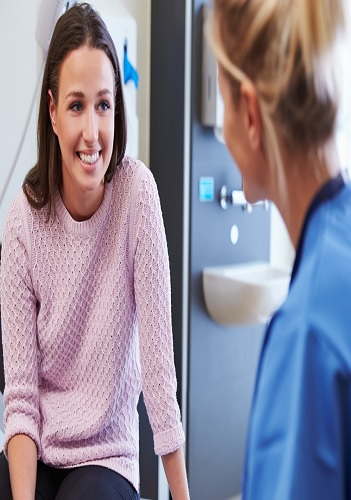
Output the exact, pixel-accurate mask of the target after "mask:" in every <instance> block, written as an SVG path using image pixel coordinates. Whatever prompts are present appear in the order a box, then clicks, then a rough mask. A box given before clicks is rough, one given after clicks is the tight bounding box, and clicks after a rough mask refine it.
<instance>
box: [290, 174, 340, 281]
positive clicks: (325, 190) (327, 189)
mask: <svg viewBox="0 0 351 500" xmlns="http://www.w3.org/2000/svg"><path fill="white" fill-rule="evenodd" d="M344 186H345V181H344V179H343V176H342V174H341V173H340V174H339V175H337V177H334V178H333V179H331V180H329V181H328V182H326V184H324V185H323V186H322V188H321V189H320V190H319V191H318V193H317V194H316V196H315V197H314V198H313V200H312V202H311V205H310V207H309V209H308V212H307V215H306V217H305V221H304V223H303V226H302V231H301V235H300V239H299V243H298V246H297V250H296V256H295V261H294V266H293V270H292V273H291V280H290V286H291V284H292V282H293V280H294V278H295V275H296V273H297V270H298V268H299V265H300V260H301V254H302V248H303V245H304V240H305V236H306V230H307V226H308V223H309V221H310V219H311V217H312V215H313V214H314V212H315V211H316V210H317V208H318V207H319V206H321V205H322V204H323V203H325V202H326V201H328V200H331V199H332V198H334V197H335V196H336V195H338V194H339V193H340V191H341V190H342V189H343V187H344Z"/></svg>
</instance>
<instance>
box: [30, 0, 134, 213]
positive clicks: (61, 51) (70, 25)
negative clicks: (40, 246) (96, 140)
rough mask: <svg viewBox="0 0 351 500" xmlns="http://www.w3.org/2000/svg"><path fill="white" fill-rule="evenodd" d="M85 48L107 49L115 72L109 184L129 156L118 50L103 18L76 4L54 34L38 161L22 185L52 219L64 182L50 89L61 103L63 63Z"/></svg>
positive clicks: (42, 105)
mask: <svg viewBox="0 0 351 500" xmlns="http://www.w3.org/2000/svg"><path fill="white" fill-rule="evenodd" d="M84 45H88V46H89V47H91V48H94V49H101V50H103V51H104V52H105V54H106V55H107V57H108V58H109V59H110V61H111V63H112V67H113V70H114V76H115V132H114V139H113V150H112V156H111V161H110V164H109V166H108V169H107V171H106V174H105V180H106V181H107V182H110V181H111V179H112V177H113V175H114V173H115V171H116V169H117V167H118V165H120V163H121V161H122V160H123V158H124V155H125V150H126V142H127V128H126V113H125V105H124V98H123V89H122V81H121V72H120V68H119V62H118V57H117V53H116V48H115V46H114V43H113V41H112V38H111V36H110V34H109V32H108V30H107V28H106V25H105V23H104V22H103V20H102V19H101V17H100V15H99V14H98V13H97V12H96V11H95V10H94V9H93V8H92V7H91V6H90V5H89V4H88V3H82V4H76V5H74V6H73V7H71V8H70V9H69V10H68V11H67V12H66V13H65V14H63V15H62V16H61V17H60V18H59V20H58V21H57V24H56V27H55V30H54V33H53V35H52V39H51V43H50V46H49V50H48V55H47V60H46V64H45V69H44V75H43V83H42V88H41V96H40V104H39V115H38V129H37V148H38V160H37V163H36V165H35V166H34V167H33V168H32V169H31V170H30V171H29V172H28V174H27V175H26V177H25V179H24V182H23V186H22V187H23V191H24V193H25V195H26V197H27V199H28V202H29V203H30V205H31V206H32V207H34V208H38V209H40V208H42V207H44V206H46V205H47V206H48V218H49V216H50V213H51V210H52V208H53V200H54V195H55V193H56V190H57V187H58V186H59V184H60V182H61V179H62V163H61V162H62V160H61V150H60V145H59V142H58V139H57V136H56V134H55V133H54V131H53V129H52V126H51V121H50V113H49V96H48V90H49V89H50V90H51V92H52V95H53V98H54V101H55V102H57V100H58V81H59V72H60V67H61V64H62V62H63V61H64V59H65V58H66V57H67V55H68V54H69V53H70V52H72V51H73V50H76V49H78V48H80V47H82V46H84Z"/></svg>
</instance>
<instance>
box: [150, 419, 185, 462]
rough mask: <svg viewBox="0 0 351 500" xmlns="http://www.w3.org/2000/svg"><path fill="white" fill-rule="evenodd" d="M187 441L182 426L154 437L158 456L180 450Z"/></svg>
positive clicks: (179, 425)
mask: <svg viewBox="0 0 351 500" xmlns="http://www.w3.org/2000/svg"><path fill="white" fill-rule="evenodd" d="M184 441H185V436H184V431H183V427H182V424H181V423H179V424H178V426H177V427H174V428H173V429H170V430H168V431H164V432H159V433H158V434H155V435H154V448H155V453H156V455H168V453H172V452H173V451H176V450H178V448H180V447H181V446H182V444H183V443H184Z"/></svg>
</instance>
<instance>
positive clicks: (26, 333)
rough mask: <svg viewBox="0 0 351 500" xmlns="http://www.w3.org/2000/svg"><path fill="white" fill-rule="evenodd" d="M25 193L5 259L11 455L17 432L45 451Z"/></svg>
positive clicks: (9, 227)
mask: <svg viewBox="0 0 351 500" xmlns="http://www.w3.org/2000/svg"><path fill="white" fill-rule="evenodd" d="M22 196H23V195H22V194H21V195H20V196H19V197H18V198H17V200H16V201H15V202H14V204H13V205H12V207H11V209H10V211H9V213H8V216H7V219H6V225H5V230H4V235H3V245H2V258H1V321H2V341H3V350H4V369H5V392H4V400H5V414H4V426H5V442H4V451H5V454H7V445H8V442H9V441H10V439H11V438H12V437H13V436H15V435H16V434H26V435H28V436H30V437H31V438H32V439H33V441H34V442H35V443H36V446H37V449H38V453H39V402H38V401H39V398H38V363H37V359H38V354H37V340H36V308H37V303H36V298H35V294H34V292H33V286H32V280H31V271H30V252H29V250H28V248H29V243H28V239H27V237H26V230H25V224H24V222H23V214H22V211H21V208H20V206H21V203H22V200H21V197H22ZM27 234H28V232H27Z"/></svg>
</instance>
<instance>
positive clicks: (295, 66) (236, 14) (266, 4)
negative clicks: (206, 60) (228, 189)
mask: <svg viewBox="0 0 351 500" xmlns="http://www.w3.org/2000/svg"><path fill="white" fill-rule="evenodd" d="M342 26H343V8H342V0H294V1H291V0H214V17H213V24H212V27H213V29H212V31H211V34H210V36H211V39H212V45H213V48H214V51H215V53H216V56H217V58H218V60H219V64H221V66H222V67H223V69H224V71H225V73H226V74H227V76H228V77H229V81H230V82H231V86H232V94H233V98H234V101H235V100H237V98H238V95H239V93H238V90H239V88H240V83H241V82H242V81H243V80H244V79H245V78H249V79H250V80H252V82H253V83H254V85H255V88H256V92H257V96H258V101H259V106H260V111H261V116H262V122H263V126H264V134H265V136H264V142H265V147H266V149H267V152H268V154H269V156H270V158H271V160H273V161H274V162H275V163H280V153H279V146H278V144H280V143H283V144H284V146H285V147H286V148H287V150H288V151H305V150H307V151H314V150H316V149H317V148H318V147H319V146H320V145H322V144H324V143H325V142H326V141H327V139H329V137H330V136H331V134H332V133H333V131H334V127H335V121H336V111H337V103H336V96H335V91H334V89H331V88H330V85H329V84H330V79H328V75H325V74H324V72H323V71H322V70H321V69H318V68H320V67H321V64H322V62H323V59H324V58H325V57H326V56H327V55H328V51H329V50H330V49H331V48H332V46H333V43H334V41H335V39H336V35H337V33H338V30H339V28H341V27H342ZM333 91H334V92H333Z"/></svg>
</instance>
